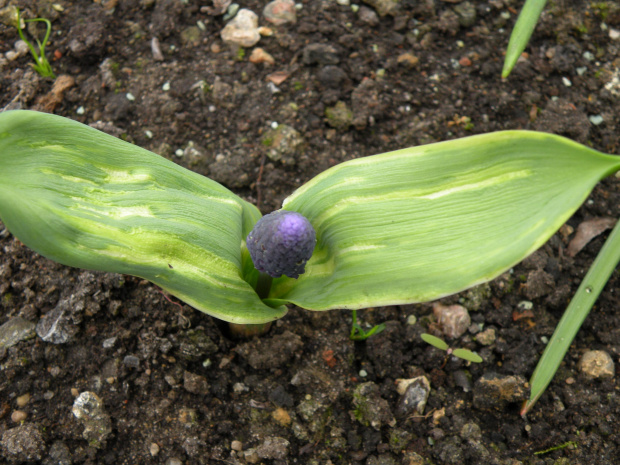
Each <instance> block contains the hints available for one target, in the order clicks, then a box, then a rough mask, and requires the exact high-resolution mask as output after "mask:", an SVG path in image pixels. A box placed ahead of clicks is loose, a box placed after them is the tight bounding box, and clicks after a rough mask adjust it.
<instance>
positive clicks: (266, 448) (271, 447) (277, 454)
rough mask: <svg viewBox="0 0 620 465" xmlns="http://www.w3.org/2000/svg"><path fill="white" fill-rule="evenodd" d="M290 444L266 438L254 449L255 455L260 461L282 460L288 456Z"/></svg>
mask: <svg viewBox="0 0 620 465" xmlns="http://www.w3.org/2000/svg"><path fill="white" fill-rule="evenodd" d="M289 445H290V443H289V442H288V441H287V440H286V439H284V438H279V437H268V438H265V441H263V443H262V444H261V445H260V446H258V447H257V448H256V454H257V455H258V457H259V458H261V459H272V460H284V459H285V458H286V457H287V456H288V447H289Z"/></svg>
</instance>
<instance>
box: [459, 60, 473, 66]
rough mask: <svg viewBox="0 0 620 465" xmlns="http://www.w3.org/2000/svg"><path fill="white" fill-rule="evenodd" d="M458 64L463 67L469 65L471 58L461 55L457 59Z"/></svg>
mask: <svg viewBox="0 0 620 465" xmlns="http://www.w3.org/2000/svg"><path fill="white" fill-rule="evenodd" d="M459 65H461V66H463V67H465V68H466V67H468V66H471V60H470V59H469V58H468V57H461V58H460V59H459Z"/></svg>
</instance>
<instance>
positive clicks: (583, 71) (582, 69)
mask: <svg viewBox="0 0 620 465" xmlns="http://www.w3.org/2000/svg"><path fill="white" fill-rule="evenodd" d="M575 71H577V74H578V75H579V76H583V75H584V74H586V71H588V67H587V66H580V67H579V68H576V69H575Z"/></svg>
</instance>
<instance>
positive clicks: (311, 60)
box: [302, 43, 340, 65]
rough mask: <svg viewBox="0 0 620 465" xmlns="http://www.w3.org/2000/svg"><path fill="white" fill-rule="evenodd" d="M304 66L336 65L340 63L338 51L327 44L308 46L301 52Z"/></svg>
mask: <svg viewBox="0 0 620 465" xmlns="http://www.w3.org/2000/svg"><path fill="white" fill-rule="evenodd" d="M302 61H303V63H304V64H305V65H315V64H319V65H337V64H338V62H340V58H338V51H337V50H336V49H335V48H334V47H333V46H331V45H328V44H317V43H314V44H308V45H306V47H305V48H304V50H303V58H302Z"/></svg>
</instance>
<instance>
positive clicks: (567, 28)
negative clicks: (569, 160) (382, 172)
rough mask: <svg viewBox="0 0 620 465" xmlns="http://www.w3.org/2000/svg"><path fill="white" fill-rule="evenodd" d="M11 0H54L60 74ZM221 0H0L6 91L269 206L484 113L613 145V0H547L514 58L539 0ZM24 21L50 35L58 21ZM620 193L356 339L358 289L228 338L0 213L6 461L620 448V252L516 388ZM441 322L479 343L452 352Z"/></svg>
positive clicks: (605, 459)
mask: <svg viewBox="0 0 620 465" xmlns="http://www.w3.org/2000/svg"><path fill="white" fill-rule="evenodd" d="M13 5H17V6H19V7H20V9H21V11H22V15H23V17H24V18H26V19H28V18H36V17H44V18H48V19H49V20H50V21H51V23H52V34H51V36H50V40H49V42H48V44H47V47H46V53H47V56H48V58H49V59H50V62H51V65H52V68H53V69H54V71H55V73H56V76H57V78H56V79H55V80H54V79H46V78H42V77H40V76H39V75H37V73H36V72H35V71H33V69H32V68H31V66H30V63H31V60H32V58H31V56H30V55H29V53H28V49H27V47H25V46H24V44H23V43H20V42H18V39H19V37H18V35H17V31H16V29H15V28H14V27H13V26H12V25H11V22H10V11H11V9H10V8H11V7H12V6H13ZM228 5H229V2H227V1H226V0H215V1H213V2H210V1H204V2H200V1H195V0H140V1H138V0H135V1H129V0H105V1H104V0H93V1H82V2H69V1H65V0H58V1H51V0H38V1H11V0H9V1H7V0H0V71H1V73H0V108H3V109H16V108H23V109H37V110H40V111H47V112H53V113H55V114H58V115H62V116H66V117H69V118H72V119H75V120H77V121H80V122H83V123H86V124H90V125H93V126H94V127H96V128H98V129H100V130H102V131H105V132H108V133H110V134H113V135H115V136H117V137H121V138H123V139H125V140H127V141H130V142H132V143H135V144H137V145H139V146H141V147H145V148H147V149H149V150H152V151H154V152H156V153H158V154H160V155H161V156H163V157H166V158H168V159H171V160H173V161H174V162H176V163H178V164H180V165H182V166H184V167H187V168H190V169H192V170H194V171H196V172H198V173H200V174H203V175H206V176H209V177H211V178H212V179H214V180H216V181H218V182H220V183H222V184H223V185H225V186H227V187H229V188H230V189H232V190H233V191H234V192H235V193H237V194H238V195H240V196H242V197H243V198H244V199H246V200H248V201H250V202H252V203H254V204H256V205H258V206H259V208H260V209H261V211H262V212H263V213H268V212H270V211H273V210H275V209H277V208H279V207H280V205H281V202H282V200H283V199H284V198H285V197H286V196H287V195H289V194H290V193H291V192H292V191H293V190H294V189H295V188H297V187H299V186H300V185H302V184H303V183H304V182H305V181H307V180H309V179H311V178H312V177H313V176H315V175H317V174H318V173H320V172H322V171H324V170H325V169H327V168H329V167H330V166H333V165H335V164H337V163H340V162H342V161H345V160H349V159H353V158H358V157H363V156H367V155H372V154H376V153H382V152H387V151H390V150H395V149H399V148H404V147H408V146H414V145H420V144H425V143H431V142H436V141H443V140H448V139H454V138H458V137H464V136H468V135H471V134H479V133H487V132H491V131H496V130H503V129H534V130H539V131H548V132H553V133H556V134H561V135H565V136H567V137H570V138H572V139H573V140H576V141H578V142H580V143H583V144H587V145H589V146H591V147H593V148H595V149H597V150H600V151H603V152H607V153H618V152H619V145H620V143H619V141H620V138H619V133H618V127H619V126H618V125H619V124H620V104H619V98H620V54H619V50H620V32H619V31H620V13H619V9H618V5H617V3H614V2H605V1H603V2H576V1H572V0H568V1H563V2H549V4H548V5H547V7H546V9H545V11H544V12H543V14H542V17H541V19H540V21H539V24H538V26H537V28H536V30H535V32H534V34H533V36H532V39H531V41H530V44H529V46H528V47H527V48H526V51H525V53H524V54H523V55H522V56H521V58H520V60H519V62H518V63H517V65H516V67H515V70H514V71H513V73H512V75H511V76H510V77H509V78H508V79H505V80H502V79H500V73H501V68H502V62H503V53H504V50H505V47H506V44H507V42H508V37H509V34H510V31H511V29H512V27H513V25H514V22H515V19H516V14H517V12H518V10H519V9H520V8H521V6H522V4H521V2H516V1H512V0H491V1H488V2H485V1H462V2H459V1H458V0H445V1H440V0H422V1H413V0H401V1H396V0H364V2H362V3H360V4H353V3H351V2H350V1H349V0H338V1H336V0H329V1H319V0H302V1H298V2H297V3H293V2H287V1H279V2H278V3H277V4H276V5H271V6H270V7H269V8H268V9H265V6H266V2H257V1H247V2H242V3H240V4H239V6H240V7H241V9H242V10H243V9H247V10H250V11H252V12H254V13H255V14H256V15H257V21H258V26H260V27H262V28H263V29H261V30H260V32H259V31H258V30H257V29H256V27H254V26H253V25H252V24H251V18H252V15H249V13H247V12H245V13H237V14H238V15H241V17H242V18H243V17H245V18H250V19H249V20H248V21H249V26H248V23H247V22H246V23H243V24H242V25H241V26H240V28H238V29H236V30H233V31H232V32H231V28H230V27H229V26H227V20H228V22H229V23H230V22H231V21H233V22H234V21H235V19H233V20H230V19H227V20H226V19H224V14H225V13H227V8H228ZM233 9H234V7H233ZM228 11H229V12H230V11H231V10H228ZM228 16H230V15H228ZM233 24H234V23H233ZM225 27H228V28H229V29H228V31H227V32H226V33H225V35H224V37H225V38H226V41H224V40H223V38H222V35H221V34H222V31H223V30H224V28H225ZM28 31H29V33H30V34H41V39H42V32H43V25H42V24H41V23H31V24H29V27H28ZM229 34H232V36H231V35H229ZM231 37H232V39H231ZM231 40H235V41H237V42H238V43H242V46H239V45H235V44H234V43H233V44H231V43H230V41H231ZM256 40H258V42H254V43H252V41H256ZM619 199H620V186H619V183H618V179H617V178H614V177H611V178H609V179H607V180H605V181H603V182H601V183H600V184H599V185H598V186H597V187H596V188H595V189H594V191H593V192H592V194H591V196H590V197H589V198H588V199H587V200H586V202H585V203H584V205H583V206H582V207H581V208H580V209H579V211H578V212H577V213H576V214H575V216H574V217H573V218H572V219H570V220H569V222H568V223H567V224H566V225H565V226H563V227H562V229H561V230H560V231H559V232H558V233H557V234H556V235H554V236H553V237H552V238H551V240H550V241H549V242H548V243H547V244H546V245H544V246H543V247H542V248H541V249H540V250H539V251H537V252H536V253H535V254H534V255H532V256H531V257H529V258H528V259H526V260H525V261H524V262H523V263H521V264H519V265H517V266H515V267H514V269H512V270H510V272H507V273H506V274H504V275H502V276H501V277H499V278H498V279H496V280H494V281H493V282H491V283H489V284H487V285H483V286H480V287H477V288H474V289H471V290H469V291H466V292H463V293H461V294H459V295H456V296H452V297H449V298H445V299H442V300H441V301H440V302H439V303H435V304H431V303H429V304H419V305H403V306H392V307H385V308H372V309H368V310H365V311H363V312H359V317H360V318H361V320H362V322H363V325H364V327H369V325H374V324H379V323H385V325H386V328H385V330H384V331H383V332H382V333H380V334H378V335H376V336H373V337H371V338H370V339H368V340H366V341H363V342H353V341H351V340H350V339H349V332H350V330H351V313H350V312H348V311H344V310H343V311H330V312H310V311H306V310H302V309H299V308H294V307H291V308H290V311H289V313H288V315H287V316H286V317H284V318H283V319H281V320H279V321H277V322H276V323H275V324H273V326H272V327H271V329H270V330H269V331H268V332H267V333H266V334H264V335H263V336H261V337H258V338H253V339H248V340H238V339H234V338H233V337H231V335H230V333H229V332H228V330H227V328H226V326H225V325H223V324H221V323H220V322H218V321H217V320H214V319H213V318H211V317H209V316H207V315H205V314H203V313H201V312H199V311H197V310H194V309H192V308H191V307H189V306H187V305H184V304H183V303H182V302H178V301H176V300H175V299H173V298H171V297H169V296H167V295H165V294H164V293H163V292H162V291H161V290H160V289H158V288H157V287H156V286H154V285H152V284H150V283H148V282H146V281H143V280H141V279H138V278H134V277H130V276H121V275H115V274H105V273H99V272H92V271H83V270H77V269H72V268H68V267H64V266H61V265H58V264H55V263H53V262H51V261H49V260H47V259H45V258H43V257H41V256H39V255H37V254H36V253H34V252H32V251H31V250H29V249H27V248H26V247H25V246H24V245H22V244H21V243H20V242H19V241H18V240H17V239H16V238H14V237H13V236H12V235H11V234H10V233H9V232H8V231H6V230H5V229H4V228H3V226H2V225H1V224H0V231H1V234H0V250H1V251H2V252H1V254H0V296H1V298H0V324H2V325H4V326H3V327H2V328H3V329H2V337H0V369H1V376H0V454H1V455H0V457H2V460H0V461H2V462H3V463H12V464H14V463H43V464H49V465H51V464H142V463H144V464H147V463H148V464H151V463H161V464H166V465H179V464H221V463H227V464H246V463H249V464H253V463H265V464H286V463H291V464H292V463H300V464H317V465H318V464H321V465H323V464H325V465H327V464H334V465H337V464H364V465H392V464H403V465H421V464H437V465H440V464H441V465H443V464H494V465H495V464H498V465H518V464H532V465H534V464H535V465H551V464H554V465H566V464H600V465H605V464H610V465H611V464H615V463H618V462H619V461H620V435H619V433H618V424H620V399H619V393H618V380H617V378H616V377H615V370H614V368H615V366H616V365H617V363H618V356H619V354H618V352H619V351H620V322H619V320H618V317H617V310H618V304H619V301H618V296H617V293H618V285H619V281H618V273H617V271H616V272H615V273H614V274H613V275H612V277H611V279H610V281H609V283H608V284H607V286H606V288H605V290H604V291H603V292H602V294H601V296H600V297H599V299H598V301H597V304H596V306H595V307H594V309H593V310H592V312H591V314H590V315H589V317H588V318H587V319H586V321H585V323H584V325H583V327H582V328H581V330H580V332H579V333H578V335H577V338H576V339H575V342H574V343H573V345H572V346H571V348H570V350H569V352H568V354H567V356H566V358H565V360H564V363H563V364H562V366H561V367H560V370H559V371H558V373H557V375H556V377H555V379H554V380H553V382H552V383H551V385H550V386H549V389H548V390H547V392H546V393H545V394H544V395H543V396H542V398H541V399H540V401H539V402H538V403H537V404H536V406H535V407H534V408H533V410H532V411H531V412H530V413H529V414H528V415H527V416H526V417H525V418H522V417H521V416H520V415H519V410H520V405H521V402H522V401H523V399H524V398H526V397H527V395H528V385H527V382H526V381H527V380H528V379H529V377H530V376H531V374H532V371H533V369H534V367H535V365H536V362H537V360H538V358H539V357H540V354H541V353H542V351H543V349H544V347H545V343H546V341H548V339H549V337H550V336H551V334H552V332H553V329H554V327H555V325H556V323H557V321H558V319H559V318H560V317H561V315H562V312H563V311H564V309H565V308H566V306H567V304H568V302H569V301H570V298H571V296H572V295H573V294H574V292H575V291H576V289H577V287H578V285H579V283H580V282H581V279H582V278H583V276H584V275H585V273H586V272H587V270H588V268H589V267H590V265H591V264H592V261H593V259H594V257H595V256H596V254H597V253H598V252H599V250H600V249H601V247H602V244H603V243H604V240H605V238H606V235H607V233H606V232H601V230H604V229H605V227H603V228H594V230H595V231H597V232H596V233H591V234H590V235H589V236H588V237H587V239H591V240H590V241H589V242H587V243H585V244H584V242H583V241H582V242H580V243H579V244H578V245H574V244H573V246H572V247H573V248H572V249H571V250H573V251H574V250H578V252H577V253H576V254H575V255H574V256H573V253H571V254H568V253H567V252H566V251H567V249H568V248H569V244H571V241H573V239H574V238H575V237H576V235H577V234H576V231H577V230H578V228H579V226H580V225H581V224H582V223H583V224H586V225H588V224H591V223H588V222H590V221H592V220H596V221H597V222H598V223H597V224H600V222H601V221H603V223H604V222H605V221H607V223H608V224H610V225H611V224H613V219H615V218H618V217H619V215H620V208H619V202H618V201H619ZM609 218H611V219H612V220H609ZM605 219H606V220H605ZM608 227H609V226H607V228H608ZM596 234H598V235H596ZM593 236H594V237H593ZM454 305H458V306H460V307H462V308H465V309H466V310H467V314H468V315H469V318H470V320H469V322H467V324H466V326H464V327H462V328H461V329H458V328H457V329H455V328H449V331H450V332H448V328H447V327H446V326H447V323H441V324H440V320H439V319H438V317H437V314H438V312H442V311H444V309H446V308H448V309H449V308H453V307H452V306H454ZM441 321H445V320H441ZM459 321H463V320H462V319H461V320H459ZM465 321H467V320H465ZM454 331H456V332H454ZM423 332H432V333H435V334H438V335H440V336H441V335H442V334H443V335H444V336H442V337H444V338H446V340H447V341H448V343H449V344H451V345H452V346H453V347H464V348H469V349H471V350H475V351H477V352H478V353H479V354H480V355H481V356H482V358H483V359H484V361H483V363H480V364H469V363H467V362H465V361H463V360H460V359H456V358H454V357H451V356H446V353H445V352H441V351H439V350H438V349H435V348H433V347H430V346H428V345H427V344H425V343H424V342H423V341H422V340H421V339H420V334H421V333H423ZM445 334H452V335H455V334H457V335H458V336H456V337H453V338H448V337H446V336H445ZM592 357H594V358H592ZM588 360H594V362H593V363H590V362H587V361H588ZM593 367H594V368H598V369H592V368H593Z"/></svg>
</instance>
